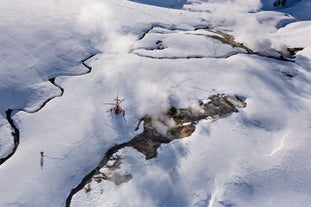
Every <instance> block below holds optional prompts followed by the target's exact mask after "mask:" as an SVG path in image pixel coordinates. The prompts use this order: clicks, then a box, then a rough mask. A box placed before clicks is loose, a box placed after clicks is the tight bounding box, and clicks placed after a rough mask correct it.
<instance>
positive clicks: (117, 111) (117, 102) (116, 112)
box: [104, 96, 125, 116]
mask: <svg viewBox="0 0 311 207" xmlns="http://www.w3.org/2000/svg"><path fill="white" fill-rule="evenodd" d="M113 100H114V101H115V103H104V104H107V105H113V106H114V107H113V108H111V109H110V112H111V113H113V114H114V115H119V114H122V115H123V116H124V115H125V111H124V110H123V109H122V108H121V106H120V103H122V102H123V101H124V100H125V98H124V99H119V97H118V96H117V97H116V98H115V99H113Z"/></svg>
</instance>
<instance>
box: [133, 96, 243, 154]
mask: <svg viewBox="0 0 311 207" xmlns="http://www.w3.org/2000/svg"><path fill="white" fill-rule="evenodd" d="M209 99H210V101H209V102H207V103H203V102H202V101H199V102H198V103H196V104H194V105H193V106H191V107H188V108H181V109H177V108H175V107H171V108H170V109H169V110H168V111H167V113H165V114H160V115H159V116H148V115H146V116H145V117H143V118H142V119H141V120H140V122H141V121H144V131H143V132H142V133H141V134H138V135H137V136H136V137H134V138H133V139H132V140H131V141H130V142H129V143H128V146H131V147H133V148H135V149H137V150H138V151H139V152H141V153H143V154H144V155H145V156H146V159H151V158H154V157H155V156H156V155H157V149H158V147H159V146H160V145H161V144H162V143H169V142H171V141H172V140H174V139H180V138H185V137H189V136H191V135H192V133H193V132H194V131H195V125H196V123H197V122H198V121H200V120H202V119H206V118H208V117H211V118H217V117H223V116H226V115H229V114H231V113H233V112H238V110H237V108H236V107H240V108H243V107H245V106H246V103H245V102H244V100H243V98H241V97H239V96H225V95H219V94H218V95H213V96H211V97H209ZM140 122H139V123H138V126H139V124H140ZM168 123H174V124H173V125H168ZM159 125H160V126H159ZM163 128H165V129H166V131H164V132H163V131H162V129H163Z"/></svg>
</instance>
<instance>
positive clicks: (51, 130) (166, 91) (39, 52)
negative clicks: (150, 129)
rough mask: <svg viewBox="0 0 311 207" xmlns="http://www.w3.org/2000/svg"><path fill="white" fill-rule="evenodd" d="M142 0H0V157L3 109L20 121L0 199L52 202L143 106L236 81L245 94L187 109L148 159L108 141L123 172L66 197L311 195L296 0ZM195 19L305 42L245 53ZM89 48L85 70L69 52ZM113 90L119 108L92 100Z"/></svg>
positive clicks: (302, 28) (277, 40)
mask: <svg viewBox="0 0 311 207" xmlns="http://www.w3.org/2000/svg"><path fill="white" fill-rule="evenodd" d="M154 2H156V1H142V0H139V1H125V0H115V1H97V0H91V1H86V0H80V1H66V2H59V1H49V2H37V1H27V3H26V2H19V1H15V0H13V1H2V2H1V3H0V10H1V12H0V19H2V20H3V21H0V29H1V31H2V32H1V34H0V45H1V49H0V54H1V65H2V68H1V71H0V97H1V99H0V109H1V111H0V113H1V114H0V115H1V116H0V158H2V157H5V156H6V155H7V154H8V153H9V152H10V151H11V149H12V147H13V143H12V140H13V138H12V136H11V132H12V131H13V130H12V129H11V127H10V125H9V123H8V120H7V118H6V113H5V111H6V110H7V109H12V110H14V113H12V118H13V120H14V123H15V125H16V126H17V127H18V129H19V132H20V144H19V146H18V148H17V151H16V152H15V154H14V155H13V156H12V157H11V158H10V159H8V160H7V161H6V162H4V163H3V164H2V165H0V186H1V190H0V206H14V207H19V206H23V207H24V206H31V207H39V206H46V207H48V206H50V207H54V206H57V207H58V206H65V203H66V198H67V196H68V195H69V193H70V191H71V190H72V189H73V188H75V187H76V186H77V185H78V184H79V183H80V182H81V180H82V179H83V178H84V176H85V175H87V174H88V173H89V172H90V171H92V170H93V169H94V168H96V166H97V165H98V163H99V162H100V160H101V159H102V158H103V156H104V153H105V152H106V151H107V150H108V149H109V148H110V147H112V146H114V145H115V144H119V143H122V142H126V141H128V140H130V139H131V138H133V137H134V136H135V134H134V131H133V129H134V128H135V127H136V124H137V122H138V120H139V118H141V117H142V116H143V115H144V114H151V115H152V114H158V113H161V112H163V111H165V110H166V109H167V108H168V106H169V105H171V104H172V105H174V106H176V107H188V106H190V105H191V104H193V103H195V102H196V101H197V100H199V99H202V100H206V98H207V97H209V96H210V95H213V94H217V93H225V94H239V95H242V96H243V97H245V98H246V102H247V107H246V108H244V109H240V110H239V113H235V114H232V115H230V116H228V117H225V118H222V119H217V120H216V121H210V120H204V121H201V122H199V123H198V125H197V128H196V131H195V132H194V133H193V134H192V136H191V137H187V138H184V139H180V140H174V141H173V142H171V143H169V144H166V145H162V146H161V147H160V148H159V150H158V156H157V157H156V158H154V159H151V160H145V158H144V156H143V155H142V154H141V153H139V152H138V151H136V150H134V149H132V148H123V149H121V150H120V151H119V152H117V155H118V156H119V157H120V158H121V162H122V163H121V165H120V169H118V170H117V172H118V173H120V174H121V175H123V174H131V175H132V178H131V179H130V180H128V182H125V183H122V184H120V185H115V184H114V183H113V182H111V181H108V180H104V181H102V182H101V183H97V182H92V183H90V187H91V191H90V192H88V193H85V190H81V191H80V192H78V193H77V194H75V195H74V196H73V199H72V202H71V203H72V204H71V206H75V207H77V206H81V207H82V206H83V207H85V206H92V207H93V206H131V207H132V206H197V207H198V206H209V207H219V206H227V207H228V206H238V207H250V206H265V207H270V206H271V207H275V206H280V207H281V206H293V207H300V206H308V204H309V203H311V198H310V194H311V160H310V157H311V152H310V146H311V140H310V135H311V133H310V130H311V118H310V112H311V108H310V104H311V99H310V98H311V92H310V91H311V86H310V81H311V75H310V71H311V68H310V63H311V61H310V59H311V52H310V51H311V45H310V42H311V39H310V35H309V34H310V32H311V25H310V22H309V21H307V20H308V19H309V17H308V16H307V15H309V14H308V12H304V13H302V14H305V15H303V16H301V15H302V14H301V13H300V12H299V11H300V9H301V8H303V9H305V8H309V11H310V4H308V2H309V1H303V0H302V1H300V2H298V3H293V4H292V5H291V7H287V8H284V9H279V10H280V11H285V12H286V11H290V14H291V15H285V14H284V13H280V12H277V11H262V10H260V8H261V7H262V5H261V2H260V1H251V2H247V3H246V2H244V1H225V0H222V1H200V0H191V1H188V2H187V4H185V2H183V1H178V0H175V1H169V3H170V5H167V4H165V3H163V4H161V2H162V1H158V2H157V4H155V3H154ZM163 2H164V1H163ZM174 3H176V4H174ZM263 3H264V8H265V9H272V8H271V7H267V4H266V1H264V2H263ZM159 4H160V5H159ZM172 4H174V5H178V6H177V7H175V8H174V9H170V8H169V7H170V6H172ZM296 14H297V15H296ZM298 14H299V15H298ZM301 20H305V21H301ZM198 28H215V29H218V30H221V31H224V32H226V33H228V34H230V35H233V36H234V37H235V40H236V41H238V42H241V43H243V44H244V45H246V46H247V47H249V48H251V49H252V50H254V51H255V52H266V53H267V54H276V53H275V51H276V50H278V51H284V52H286V48H287V47H303V48H304V49H303V50H302V51H300V52H298V54H297V55H296V58H295V59H294V60H295V62H289V61H281V60H278V59H273V58H267V57H264V56H258V55H256V54H252V55H250V54H247V52H246V51H244V50H243V49H241V48H232V47H231V46H229V45H227V44H224V43H222V42H220V41H217V40H215V39H211V38H208V37H206V36H205V35H206V34H207V33H208V31H207V30H204V29H198ZM95 52H100V53H98V54H97V55H95V56H94V57H92V58H90V59H88V60H87V61H86V62H85V64H87V66H90V67H92V71H91V72H90V73H88V71H89V69H88V68H87V67H85V65H83V64H81V60H83V59H84V58H86V57H88V56H89V55H90V54H94V53H95ZM86 73H87V74H86ZM82 74H85V75H82ZM72 76H75V77H72ZM54 77H56V79H55V82H54V85H53V84H52V82H51V81H49V79H50V80H51V78H54ZM61 89H64V93H63V94H62V91H61ZM117 94H119V96H122V97H125V98H126V101H125V102H124V105H122V107H123V108H125V109H126V116H125V117H126V122H120V120H119V121H118V120H115V119H114V118H113V117H112V116H111V115H110V113H109V112H107V111H109V106H107V105H104V104H103V103H104V102H110V101H111V100H112V99H113V98H114V97H115V96H116V95H117ZM53 97H57V98H53ZM48 99H51V100H50V101H49V102H48V103H47V104H45V105H44V107H43V108H41V106H42V105H43V103H44V102H45V101H46V100H48ZM136 133H138V132H136ZM41 151H43V152H44V157H40V152H41Z"/></svg>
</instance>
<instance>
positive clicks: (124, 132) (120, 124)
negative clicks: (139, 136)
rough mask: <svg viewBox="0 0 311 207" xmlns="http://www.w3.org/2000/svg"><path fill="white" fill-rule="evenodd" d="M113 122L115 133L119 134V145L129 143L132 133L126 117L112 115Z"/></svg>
mask: <svg viewBox="0 0 311 207" xmlns="http://www.w3.org/2000/svg"><path fill="white" fill-rule="evenodd" d="M111 121H112V124H113V126H114V129H115V131H116V132H117V134H118V137H117V141H118V143H119V142H120V143H122V142H127V141H129V139H130V132H129V128H128V125H127V122H126V119H125V116H123V115H122V114H111Z"/></svg>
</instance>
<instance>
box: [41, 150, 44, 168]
mask: <svg viewBox="0 0 311 207" xmlns="http://www.w3.org/2000/svg"><path fill="white" fill-rule="evenodd" d="M40 155H41V157H40V167H41V170H42V169H43V165H44V160H43V157H44V154H43V152H40Z"/></svg>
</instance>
